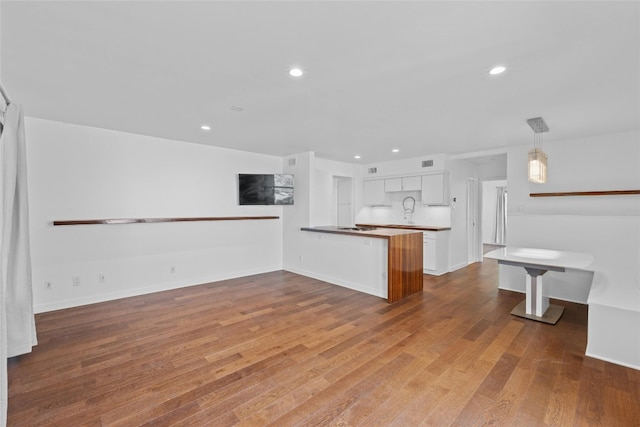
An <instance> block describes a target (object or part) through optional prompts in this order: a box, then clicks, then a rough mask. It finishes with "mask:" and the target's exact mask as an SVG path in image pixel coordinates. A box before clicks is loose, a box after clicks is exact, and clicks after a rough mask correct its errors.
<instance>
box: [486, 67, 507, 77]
mask: <svg viewBox="0 0 640 427" xmlns="http://www.w3.org/2000/svg"><path fill="white" fill-rule="evenodd" d="M506 70H507V68H506V67H503V66H502V65H498V66H496V67H493V68H492V69H491V70H490V71H489V74H491V75H492V76H495V75H497V74H502V73H504V72H505V71H506Z"/></svg>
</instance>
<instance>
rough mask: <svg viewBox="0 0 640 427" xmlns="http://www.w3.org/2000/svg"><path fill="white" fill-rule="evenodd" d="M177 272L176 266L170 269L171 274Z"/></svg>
mask: <svg viewBox="0 0 640 427" xmlns="http://www.w3.org/2000/svg"><path fill="white" fill-rule="evenodd" d="M175 272H176V267H175V266H174V265H172V266H171V268H169V273H171V274H174V273H175Z"/></svg>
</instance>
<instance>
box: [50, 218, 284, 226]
mask: <svg viewBox="0 0 640 427" xmlns="http://www.w3.org/2000/svg"><path fill="white" fill-rule="evenodd" d="M279 218H280V217H279V216H201V217H185V218H111V219H75V220H64V221H61V220H56V221H53V225H54V226H60V225H96V224H152V223H157V222H194V221H251V220H263V219H279Z"/></svg>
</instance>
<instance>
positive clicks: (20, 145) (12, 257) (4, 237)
mask: <svg viewBox="0 0 640 427" xmlns="http://www.w3.org/2000/svg"><path fill="white" fill-rule="evenodd" d="M26 154H27V153H26V148H25V138H24V117H23V114H22V107H21V106H19V105H16V104H15V103H11V104H9V105H8V106H7V109H6V112H5V120H4V126H3V129H2V134H1V135H0V165H2V178H1V179H2V182H0V191H1V192H2V212H1V214H0V232H1V233H2V234H1V235H0V240H1V242H2V243H1V246H0V259H1V260H2V263H1V265H0V281H1V282H2V283H1V285H2V286H0V288H2V291H1V293H0V344H1V346H2V350H1V354H0V356H1V359H0V360H1V364H2V368H1V369H0V377H1V378H0V380H1V381H2V383H1V384H0V404H1V405H2V413H0V425H2V426H4V425H5V424H6V411H7V401H8V393H7V363H6V359H7V357H13V356H17V355H20V354H24V353H29V352H31V348H32V347H33V346H34V345H36V344H37V340H36V325H35V318H34V314H33V290H32V288H31V253H30V249H29V208H28V201H27V169H26V163H27V155H26Z"/></svg>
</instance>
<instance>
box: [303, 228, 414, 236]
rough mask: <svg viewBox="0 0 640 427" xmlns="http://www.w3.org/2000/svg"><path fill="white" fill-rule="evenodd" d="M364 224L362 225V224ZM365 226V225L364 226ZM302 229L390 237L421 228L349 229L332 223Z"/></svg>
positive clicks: (411, 232)
mask: <svg viewBox="0 0 640 427" xmlns="http://www.w3.org/2000/svg"><path fill="white" fill-rule="evenodd" d="M361 226H362V225H361ZM362 227H365V226H362ZM301 230H302V231H314V232H317V233H333V234H346V235H349V236H361V237H376V238H379V239H389V238H390V237H393V236H402V235H404V234H413V233H417V232H419V231H420V230H414V229H407V230H399V229H394V227H385V228H376V229H375V230H367V231H361V230H348V229H345V227H336V226H331V225H326V226H319V227H302V228H301Z"/></svg>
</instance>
